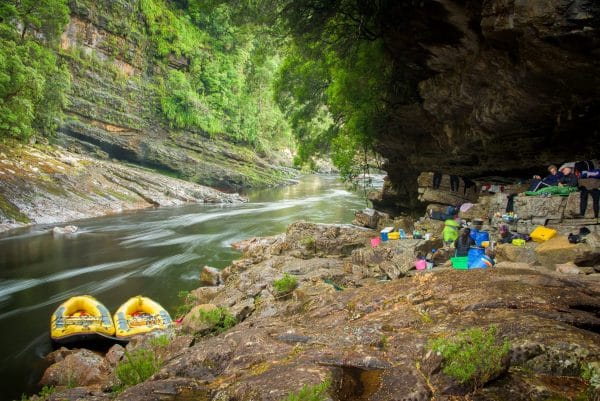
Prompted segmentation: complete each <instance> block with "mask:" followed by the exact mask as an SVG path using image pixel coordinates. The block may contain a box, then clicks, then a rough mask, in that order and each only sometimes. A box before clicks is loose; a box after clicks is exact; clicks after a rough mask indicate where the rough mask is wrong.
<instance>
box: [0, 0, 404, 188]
mask: <svg viewBox="0 0 600 401" xmlns="http://www.w3.org/2000/svg"><path fill="white" fill-rule="evenodd" d="M68 4H69V6H70V7H71V11H72V13H73V14H74V15H76V16H79V17H80V18H89V19H90V20H91V21H92V22H94V23H95V24H96V25H98V26H99V27H100V28H101V29H104V30H106V33H107V35H106V36H105V37H103V39H101V40H100V41H99V42H98V43H97V44H96V45H97V46H98V48H99V49H101V51H102V52H103V53H104V55H102V57H99V55H97V56H98V57H96V56H95V55H94V54H95V53H94V51H92V54H91V55H90V54H88V53H90V52H89V50H90V49H89V48H86V49H83V48H78V47H77V46H75V47H72V45H73V44H72V43H71V44H70V45H69V46H67V48H66V49H64V50H58V46H57V43H58V38H59V35H60V34H61V32H62V30H63V29H64V26H65V24H66V23H67V21H68V17H69V11H70V10H69V7H68V6H67V1H66V0H40V1H37V2H34V1H32V0H23V1H19V2H13V3H11V4H3V5H2V6H0V137H16V138H19V139H21V140H26V139H28V138H30V137H31V136H34V135H50V134H51V133H52V132H53V131H54V130H55V129H56V127H57V125H58V124H59V123H60V119H61V117H62V110H63V108H64V107H65V105H66V97H65V93H68V92H69V87H70V74H69V70H68V69H67V67H66V64H67V63H68V64H69V65H70V68H71V72H72V73H73V74H74V78H73V86H74V89H73V92H72V94H73V95H74V96H73V97H74V99H75V100H74V103H77V104H74V105H72V106H71V107H70V110H71V111H73V112H74V114H77V113H79V112H80V111H83V110H85V111H84V115H85V116H89V117H90V118H92V119H99V120H101V121H106V122H109V123H111V124H115V125H124V126H127V127H131V128H135V129H140V130H142V129H144V128H145V126H146V125H147V124H149V123H152V124H153V123H155V122H158V123H163V124H164V125H169V126H170V127H171V131H172V133H178V132H181V131H180V130H185V132H184V135H200V136H202V137H212V138H220V139H222V140H225V141H228V142H234V143H236V144H240V145H243V146H247V147H250V148H252V149H253V151H254V152H256V153H258V154H260V155H263V154H268V153H269V152H270V151H271V150H275V149H283V148H293V147H294V145H293V139H292V133H293V136H294V137H295V139H296V143H297V144H298V145H297V154H296V164H297V165H298V166H299V167H307V166H309V167H314V165H315V157H325V158H328V157H331V159H332V160H333V162H334V164H335V165H336V166H337V167H338V168H340V170H341V172H342V175H343V176H344V177H345V178H347V179H353V178H356V177H357V176H358V175H359V174H361V173H364V172H367V171H368V169H369V168H370V167H371V166H373V165H374V164H377V162H376V161H375V160H376V159H375V158H374V157H373V155H374V150H373V149H374V147H375V145H376V138H377V136H378V134H379V133H381V132H382V131H385V130H386V129H389V128H390V127H389V123H388V122H387V121H388V120H389V119H388V118H387V117H388V116H389V115H390V112H391V111H393V110H395V106H397V105H398V104H402V101H403V100H406V99H411V96H413V97H414V93H415V90H414V88H412V89H411V88H409V87H403V86H401V85H399V84H398V82H404V81H406V80H405V79H404V78H402V77H398V74H401V71H400V72H398V71H396V70H398V69H401V68H404V67H401V66H399V65H397V63H396V64H394V63H393V62H392V60H390V59H389V57H388V53H389V49H386V47H385V43H384V41H383V40H382V35H381V32H380V30H381V22H382V18H383V16H384V15H385V12H386V5H385V4H379V5H375V4H370V3H369V4H370V5H368V4H366V3H365V4H363V3H362V2H354V1H352V0H340V1H336V2H330V1H326V0H310V1H309V0H296V1H292V0H279V1H276V2H269V1H266V0H256V1H252V2H246V1H240V0H232V1H225V0H187V1H185V2H184V1H174V2H173V1H168V0H141V1H139V2H133V3H131V2H127V1H115V2H106V1H102V2H94V1H91V0H72V1H70V2H69V3H68ZM99 16H102V18H100V17H99ZM100 20H101V21H102V24H101V26H100V25H99V24H98V22H99V21H100ZM140 49H143V50H144V51H143V52H139V51H138V50H140ZM117 61H118V62H126V63H128V64H129V65H130V67H131V68H135V69H136V72H135V74H134V75H132V76H129V75H128V73H127V71H129V70H126V69H125V70H121V69H120V68H119V65H120V64H119V65H117V64H116V63H117ZM88 69H93V70H94V71H95V72H98V75H99V77H98V80H99V81H101V82H102V84H101V85H104V83H105V82H107V81H108V80H107V79H106V77H107V76H113V78H114V79H112V80H111V83H110V85H109V86H107V87H105V86H101V87H100V88H98V89H95V88H91V89H90V88H88V87H87V86H89V85H91V86H93V85H94V84H95V83H94V82H92V80H93V79H94V78H91V74H89V76H88V75H86V72H88ZM400 78H402V79H400ZM394 82H395V84H392V83H394ZM407 85H408V84H407ZM99 86H100V85H99ZM117 87H118V88H119V94H118V95H116V96H111V94H112V91H114V90H115V88H117ZM132 96H134V97H135V96H137V97H140V96H141V97H142V98H143V100H141V99H132V98H131V97H132ZM42 105H43V107H42ZM135 108H139V109H141V110H139V113H138V112H137V110H136V114H135V116H134V113H133V112H132V109H135ZM157 112H158V113H157ZM85 113H89V115H88V114H85ZM84 123H85V122H82V123H80V124H84ZM386 124H388V125H386ZM256 179H257V178H256V177H251V180H256Z"/></svg>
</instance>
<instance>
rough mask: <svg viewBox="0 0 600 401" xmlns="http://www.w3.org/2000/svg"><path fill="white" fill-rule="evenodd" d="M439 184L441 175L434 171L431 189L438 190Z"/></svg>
mask: <svg viewBox="0 0 600 401" xmlns="http://www.w3.org/2000/svg"><path fill="white" fill-rule="evenodd" d="M441 183H442V173H440V172H437V171H436V172H435V173H433V189H438V188H439V187H440V184H441Z"/></svg>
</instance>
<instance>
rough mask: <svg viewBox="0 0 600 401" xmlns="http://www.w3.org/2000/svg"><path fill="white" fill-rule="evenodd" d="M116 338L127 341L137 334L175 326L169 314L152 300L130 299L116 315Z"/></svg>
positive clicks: (138, 297)
mask: <svg viewBox="0 0 600 401" xmlns="http://www.w3.org/2000/svg"><path fill="white" fill-rule="evenodd" d="M114 321H115V326H116V329H117V333H116V336H117V338H120V339H126V338H129V337H132V336H135V335H137V334H143V333H148V332H150V331H153V330H162V329H166V328H169V327H171V326H172V325H173V320H171V316H170V315H169V312H167V311H166V310H165V308H163V307H162V306H160V305H159V304H158V303H156V302H154V301H153V300H151V299H150V298H146V297H143V296H141V295H138V296H136V297H133V298H130V299H129V300H127V301H126V302H125V303H124V304H123V305H121V306H120V307H119V309H117V311H116V312H115V314H114Z"/></svg>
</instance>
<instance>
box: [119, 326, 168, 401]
mask: <svg viewBox="0 0 600 401" xmlns="http://www.w3.org/2000/svg"><path fill="white" fill-rule="evenodd" d="M169 343H170V340H169V338H168V337H167V336H166V335H160V336H158V337H154V338H152V339H150V341H149V344H150V347H149V348H136V349H135V350H133V351H131V352H129V351H125V355H124V357H123V360H121V362H119V364H118V365H117V368H116V370H115V373H116V376H117V379H119V384H118V385H117V386H116V387H114V388H113V390H114V391H115V392H120V391H123V390H124V389H126V388H127V387H130V386H135V385H136V384H138V383H141V382H143V381H145V380H147V379H148V378H149V377H150V376H152V375H153V374H155V373H156V372H158V370H159V369H160V368H161V367H162V365H163V361H162V359H161V357H160V355H159V351H160V350H161V349H162V348H165V347H167V346H168V345H169Z"/></svg>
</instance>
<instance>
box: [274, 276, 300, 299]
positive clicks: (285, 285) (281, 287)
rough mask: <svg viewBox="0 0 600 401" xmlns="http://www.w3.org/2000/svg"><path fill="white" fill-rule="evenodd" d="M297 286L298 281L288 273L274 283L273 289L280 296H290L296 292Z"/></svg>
mask: <svg viewBox="0 0 600 401" xmlns="http://www.w3.org/2000/svg"><path fill="white" fill-rule="evenodd" d="M297 286H298V279H297V278H296V277H294V276H291V275H290V274H288V273H285V274H284V275H283V277H282V278H280V279H279V280H275V281H273V289H274V290H275V292H276V293H277V294H278V295H280V296H283V295H287V294H289V293H290V292H292V291H294V289H295V288H296V287H297Z"/></svg>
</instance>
